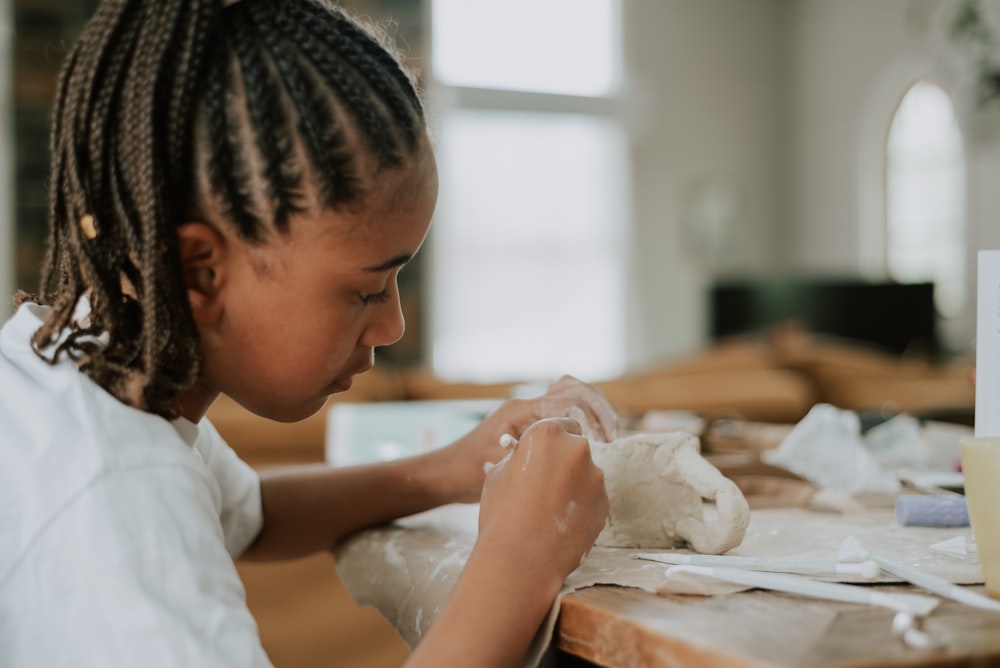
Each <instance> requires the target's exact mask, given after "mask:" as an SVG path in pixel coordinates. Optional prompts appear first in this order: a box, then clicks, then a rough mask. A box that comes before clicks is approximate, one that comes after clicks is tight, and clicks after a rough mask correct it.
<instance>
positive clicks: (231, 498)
mask: <svg viewBox="0 0 1000 668" xmlns="http://www.w3.org/2000/svg"><path fill="white" fill-rule="evenodd" d="M198 430H199V437H198V440H197V442H196V443H195V448H197V450H198V451H199V453H200V454H201V457H202V460H203V461H204V462H205V465H206V466H207V467H208V469H209V471H211V472H212V475H213V476H214V477H215V480H216V482H217V483H218V486H219V494H220V506H221V507H220V508H219V519H220V521H221V523H222V532H223V534H224V535H225V543H226V549H227V550H229V554H230V555H231V556H232V557H234V558H235V557H238V556H239V555H241V554H243V552H245V551H246V549H247V548H248V547H249V546H250V544H251V543H253V541H254V539H255V538H257V535H258V534H259V533H260V530H261V528H263V526H264V511H263V506H262V504H261V496H260V476H258V475H257V472H256V471H254V470H253V469H252V468H251V467H250V465H249V464H247V463H246V462H244V461H243V460H242V459H240V458H239V455H237V454H236V452H235V451H234V450H233V449H232V448H231V447H230V446H229V444H228V443H226V441H225V439H223V438H222V436H221V435H220V434H219V432H218V431H217V430H216V429H215V425H213V424H212V423H211V422H210V421H209V420H208V419H203V420H202V421H201V422H200V423H199V424H198Z"/></svg>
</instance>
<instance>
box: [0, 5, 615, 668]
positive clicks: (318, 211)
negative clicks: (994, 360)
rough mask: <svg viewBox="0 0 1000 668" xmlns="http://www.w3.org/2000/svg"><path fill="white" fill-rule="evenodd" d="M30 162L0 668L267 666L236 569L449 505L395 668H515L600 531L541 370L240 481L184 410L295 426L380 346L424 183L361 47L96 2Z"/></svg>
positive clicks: (11, 415) (0, 478) (6, 375)
mask: <svg viewBox="0 0 1000 668" xmlns="http://www.w3.org/2000/svg"><path fill="white" fill-rule="evenodd" d="M51 148H52V173H51V212H50V213H51V216H50V218H51V225H52V227H51V235H50V239H49V247H48V257H47V260H46V263H45V266H44V269H43V279H42V284H41V288H40V292H39V294H38V295H37V296H32V295H26V294H23V293H22V294H20V295H19V296H18V298H17V301H19V302H21V304H20V307H19V309H18V311H17V312H16V314H15V315H14V317H13V318H12V319H11V320H10V321H9V322H8V323H7V324H6V325H5V326H4V327H3V329H2V330H0V387H2V388H3V389H2V391H3V400H2V402H0V457H2V460H3V465H2V466H0V665H3V666H12V667H19V666H25V667H32V668H34V667H35V666H69V665H72V666H101V667H102V668H106V667H109V666H137V665H143V666H161V665H162V666H185V667H188V666H214V667H217V666H263V665H269V662H268V659H267V656H266V655H265V653H264V651H263V649H262V648H261V645H260V641H259V638H258V635H257V630H256V626H255V624H254V621H253V619H252V617H251V616H250V613H249V611H248V610H247V607H246V604H245V601H244V595H243V589H242V586H241V583H240V580H239V577H238V575H237V573H236V570H235V568H234V565H233V561H232V559H233V557H241V558H247V559H278V558H289V557H297V556H300V555H305V554H308V553H310V552H315V551H321V550H329V549H331V548H334V547H335V546H336V545H337V543H338V541H340V540H341V539H342V538H344V537H345V536H347V535H349V534H351V533H353V532H356V531H359V530H361V529H363V528H365V527H369V526H372V525H375V524H378V523H382V522H386V521H388V520H391V519H392V518H396V517H400V516H404V515H408V514H412V513H415V512H419V511H422V510H425V509H428V508H431V507H434V506H437V505H440V504H444V503H451V502H480V503H481V511H480V532H479V538H478V542H477V544H476V547H475V549H474V551H473V553H472V555H471V556H470V558H469V561H468V564H467V566H466V568H465V571H464V572H463V575H462V576H461V578H460V580H459V582H458V583H457V585H456V587H455V589H454V591H453V593H452V595H451V598H450V600H449V603H448V605H447V606H446V607H445V609H444V610H442V611H441V613H440V615H439V617H438V619H437V621H436V622H435V624H434V626H433V627H432V629H431V630H430V631H429V633H428V634H427V636H426V637H425V638H424V639H423V641H422V643H421V644H420V645H419V646H418V647H417V648H416V649H415V651H414V652H413V653H412V655H411V657H410V664H411V665H414V666H418V665H425V666H437V667H439V666H458V665H475V666H510V665H515V664H517V663H518V661H519V660H520V659H521V657H522V656H523V654H524V652H525V650H526V648H527V647H528V644H529V642H530V639H531V637H532V635H533V633H534V631H535V629H536V628H537V626H538V624H539V623H540V621H541V620H542V619H543V617H544V615H545V613H546V611H547V609H548V608H549V606H550V605H551V603H552V601H553V599H554V597H555V595H556V593H557V591H558V590H559V588H560V585H561V583H562V580H563V578H564V577H565V576H566V575H567V574H568V573H569V572H570V571H571V570H573V569H574V568H575V567H576V566H577V565H578V564H579V562H580V559H581V557H582V555H583V554H584V553H585V552H586V550H587V549H588V548H589V547H590V546H591V544H592V543H593V540H594V538H595V537H596V535H597V533H598V531H599V530H600V528H601V527H602V525H603V522H604V518H605V515H606V510H607V498H606V495H605V492H604V486H603V478H602V476H601V473H600V471H599V470H598V469H596V468H595V467H594V465H593V463H592V461H591V459H590V454H589V449H588V443H587V441H586V439H585V438H583V437H582V436H581V435H580V434H581V430H583V431H584V432H585V433H588V434H592V435H594V436H596V437H599V438H602V439H605V440H607V439H610V438H613V437H614V424H615V416H614V413H613V411H612V410H611V409H610V407H609V406H608V405H607V403H606V402H605V401H604V399H603V398H602V397H601V396H600V394H599V393H597V391H596V390H594V389H593V388H592V387H590V386H588V385H585V384H582V383H580V382H578V381H575V380H574V379H571V378H564V379H562V380H560V381H559V382H557V383H556V384H555V385H553V386H552V388H551V389H550V391H549V392H548V393H547V394H546V395H544V396H542V397H540V398H538V399H534V400H520V401H513V400H512V401H508V402H506V403H505V404H504V405H503V406H502V407H501V408H499V409H498V410H497V411H496V412H495V413H493V414H492V415H490V416H489V417H487V418H486V419H485V420H484V421H483V422H482V423H481V424H480V425H479V426H478V427H477V428H476V429H475V430H473V431H472V432H471V433H469V434H468V435H467V436H466V437H464V438H462V439H461V440H459V441H457V442H456V443H453V444H451V445H450V446H447V447H445V448H442V449H440V450H438V451H435V452H432V453H429V454H427V455H425V456H421V457H416V458H412V459H407V460H401V461H396V462H391V463H387V464H380V465H374V466H370V467H358V468H344V469H332V468H328V467H322V466H318V467H315V468H307V469H301V468H300V469H296V470H291V471H283V472H275V473H273V474H268V475H266V476H262V477H261V478H258V476H257V475H256V474H255V473H254V472H253V471H252V470H251V469H249V468H248V467H247V466H246V465H245V464H243V463H242V462H241V461H240V460H239V459H238V458H237V457H236V456H235V455H234V453H233V451H232V450H231V449H229V447H228V446H227V445H226V444H225V443H224V442H223V441H222V440H221V438H220V437H219V435H218V434H217V433H216V431H215V430H214V429H213V427H212V425H211V424H210V423H209V422H208V421H207V420H205V419H203V418H204V415H205V412H206V410H207V409H208V407H209V406H210V405H211V403H212V401H213V400H214V399H215V398H216V397H217V396H218V395H219V394H220V393H225V394H228V395H229V396H231V397H233V398H234V399H235V400H236V401H238V402H239V403H241V404H242V405H243V406H245V407H246V408H248V409H249V410H251V411H253V412H254V413H257V414H259V415H263V416H266V417H269V418H273V419H276V420H283V421H291V420H298V419H301V418H304V417H306V416H308V415H310V414H313V413H315V412H316V411H318V410H320V409H321V408H322V406H323V405H324V402H325V401H326V399H327V397H328V396H329V395H330V394H332V393H335V392H341V391H344V390H346V389H348V388H349V387H350V386H351V382H352V379H353V377H354V376H355V375H357V374H359V373H363V372H364V371H366V370H367V369H369V368H371V366H372V364H373V350H374V348H375V347H377V346H384V345H388V344H390V343H392V342H394V341H396V340H397V339H399V337H400V336H401V335H402V332H403V320H402V316H401V314H400V307H399V301H398V294H397V291H396V277H397V274H398V273H399V271H400V270H401V268H402V267H403V265H405V264H406V262H407V260H409V259H410V258H411V257H413V255H414V254H415V253H416V252H417V250H418V249H419V248H420V246H421V244H422V243H423V240H424V237H425V235H426V234H427V229H428V225H429V223H430V219H431V215H432V211H433V208H434V202H435V198H436V171H435V163H434V157H433V155H432V151H431V147H430V145H429V142H428V138H427V130H426V122H425V119H424V113H423V110H422V107H421V101H420V98H419V97H418V94H417V92H416V91H415V89H414V86H413V84H412V82H411V80H410V79H409V78H408V77H407V75H406V74H405V73H404V71H403V70H402V69H401V68H400V66H399V64H398V63H397V61H396V60H395V59H394V58H393V57H392V56H390V55H389V53H388V52H387V51H386V49H385V48H383V46H381V45H380V43H379V41H378V40H376V39H375V38H373V37H372V36H371V35H369V34H368V33H367V32H366V31H364V30H362V29H360V28H359V27H358V25H356V24H355V23H353V22H352V21H350V20H349V19H347V18H345V16H344V15H343V14H341V13H339V12H338V11H337V10H334V9H332V8H330V7H327V6H324V5H321V4H319V3H318V2H317V1H316V0H242V1H239V2H236V3H232V4H229V5H228V6H225V7H224V6H223V0H155V1H154V0H105V2H103V4H101V5H100V7H99V8H98V10H97V12H96V14H95V16H94V17H93V19H92V20H91V21H90V23H89V24H88V26H87V27H86V29H85V31H84V33H83V35H82V37H81V38H80V40H79V42H78V43H77V44H76V46H75V47H74V49H73V50H72V52H71V53H70V54H69V57H68V59H67V62H66V64H65V67H64V71H63V73H62V76H61V79H60V83H59V91H58V96H57V99H56V102H55V108H54V129H53V135H52V147H51ZM474 278H475V277H462V280H474ZM506 316H507V317H510V316H511V314H506ZM584 327H585V325H584V324H581V330H583V329H584ZM568 417H572V418H575V419H567V418H568ZM504 433H510V434H512V435H513V436H515V437H516V438H519V439H520V442H519V444H518V445H517V447H516V448H515V449H514V450H513V452H512V453H511V454H510V455H509V456H510V457H511V460H510V462H511V463H510V465H506V466H495V467H493V468H492V469H491V470H490V473H489V474H488V475H484V473H483V471H484V463H485V462H497V461H499V460H501V459H502V458H503V457H504V456H505V454H506V451H505V450H504V449H503V448H501V447H500V446H499V444H498V442H499V439H500V437H501V436H502V435H503V434H504ZM484 482H485V483H486V484H485V485H484ZM573 504H575V505H573ZM567 507H570V508H575V509H576V510H575V512H571V513H569V514H567V512H566V508H567ZM556 518H559V519H560V520H561V521H565V522H566V524H565V525H563V526H562V527H560V528H557V522H556V521H555V520H556Z"/></svg>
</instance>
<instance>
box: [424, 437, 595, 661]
mask: <svg viewBox="0 0 1000 668" xmlns="http://www.w3.org/2000/svg"><path fill="white" fill-rule="evenodd" d="M580 431H581V430H580V425H579V424H578V423H576V422H575V421H574V420H571V419H568V418H551V419H547V420H541V421H535V422H534V423H532V424H531V425H530V426H528V427H525V428H524V430H523V432H522V433H520V436H521V440H520V442H519V443H517V444H516V446H514V447H513V449H511V450H508V451H507V453H508V454H507V456H506V457H505V458H504V459H503V460H502V461H501V462H500V463H499V464H497V465H495V466H494V467H493V468H492V469H490V472H489V474H488V475H487V476H486V484H485V485H484V487H483V491H482V504H481V506H480V510H479V537H478V538H477V539H476V546H475V547H474V548H473V550H472V553H471V554H470V555H469V560H468V561H467V562H466V564H465V568H464V569H463V571H462V575H461V576H460V577H459V579H458V582H457V583H456V585H455V587H454V588H453V589H452V591H451V594H450V596H449V598H448V603H447V604H446V605H445V606H444V609H443V610H442V611H441V614H440V615H439V616H438V618H437V619H436V620H435V622H434V625H433V626H431V629H430V631H429V632H428V633H427V635H426V636H425V637H424V639H423V641H421V643H420V644H419V645H417V647H416V648H415V650H414V652H413V653H412V654H411V655H410V658H409V660H408V661H407V666H414V667H416V666H420V667H423V666H454V665H472V664H474V665H476V666H514V665H520V663H521V661H522V659H523V658H524V655H525V652H527V650H528V645H529V643H530V641H531V638H532V636H533V635H534V634H535V633H536V631H537V629H538V627H539V624H541V622H542V620H543V619H544V618H545V615H546V613H547V611H548V610H549V609H550V608H551V606H552V602H553V601H554V600H555V598H556V595H558V593H559V590H560V589H561V588H562V584H563V581H564V580H565V579H566V576H567V575H569V573H570V572H572V571H573V570H574V569H575V568H576V567H577V566H579V565H580V562H581V561H582V560H583V556H584V555H585V554H586V553H587V551H588V550H589V549H590V548H591V546H592V545H593V544H594V541H595V540H596V538H597V534H598V533H600V531H601V528H602V527H603V526H604V522H605V519H606V518H607V514H608V496H607V493H606V492H605V490H604V474H603V473H602V472H601V470H600V469H599V468H597V466H595V465H594V462H593V460H592V459H591V458H590V443H589V442H588V441H587V439H585V438H583V437H582V436H580V435H579V434H580Z"/></svg>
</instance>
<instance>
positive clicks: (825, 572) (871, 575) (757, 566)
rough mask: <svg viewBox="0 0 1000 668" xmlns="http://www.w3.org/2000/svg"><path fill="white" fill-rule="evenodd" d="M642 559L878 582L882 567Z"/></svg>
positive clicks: (700, 557)
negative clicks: (853, 578)
mask: <svg viewBox="0 0 1000 668" xmlns="http://www.w3.org/2000/svg"><path fill="white" fill-rule="evenodd" d="M633 556H635V557H638V558H639V559H647V560H649V561H658V562H660V563H664V564H689V565H692V566H723V567H731V568H745V569H747V570H751V571H768V572H771V573H795V574H798V575H814V576H817V577H844V576H846V577H859V578H863V579H865V580H874V579H875V578H876V577H878V574H879V567H878V564H876V563H875V562H874V561H872V560H871V559H867V560H863V561H860V562H853V561H852V562H848V563H845V562H833V561H807V560H803V559H781V558H775V557H741V556H735V555H714V554H678V553H676V552H657V553H649V552H647V553H643V554H635V555H633Z"/></svg>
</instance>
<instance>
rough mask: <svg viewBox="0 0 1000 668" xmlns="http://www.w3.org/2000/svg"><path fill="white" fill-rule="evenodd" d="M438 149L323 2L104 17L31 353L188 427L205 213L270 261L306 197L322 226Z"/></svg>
mask: <svg viewBox="0 0 1000 668" xmlns="http://www.w3.org/2000/svg"><path fill="white" fill-rule="evenodd" d="M425 132H426V122H425V119H424V112H423V108H422V103H421V100H420V98H419V95H418V93H417V90H416V86H415V85H414V83H413V81H412V80H411V78H410V77H409V75H408V74H407V73H406V72H405V71H404V69H403V68H402V67H401V65H400V63H399V61H398V59H397V58H396V57H394V56H393V55H392V53H391V52H390V51H389V50H388V49H387V48H386V47H385V45H384V44H383V43H382V42H381V40H380V38H379V37H378V36H376V35H375V34H374V33H371V32H369V31H367V30H366V29H364V28H362V27H361V26H360V24H358V23H356V22H355V21H354V20H353V19H351V18H349V17H347V16H346V15H345V14H344V13H343V12H341V11H340V10H339V9H335V8H333V7H331V6H329V5H326V4H321V3H320V2H318V0H242V1H241V2H238V3H235V4H233V5H231V6H229V7H226V8H223V6H222V1H221V0H157V1H156V2H149V1H148V0H104V2H102V3H101V5H100V6H99V7H98V9H97V11H96V13H95V15H94V16H93V18H92V19H91V20H90V22H89V23H88V24H87V26H86V27H85V29H84V31H83V34H82V35H81V37H80V38H79V40H78V41H77V43H76V44H75V46H74V47H73V49H72V50H71V52H70V53H69V55H68V57H67V60H66V62H65V64H64V67H63V70H62V72H61V75H60V79H59V85H58V92H57V96H56V100H55V104H54V106H53V128H52V135H51V144H50V148H51V156H52V163H51V174H50V197H49V199H50V211H49V219H50V230H49V240H48V247H47V252H46V259H45V263H44V265H43V268H42V279H41V285H40V291H39V294H38V295H37V297H36V296H34V295H28V294H27V293H19V294H18V296H17V297H16V298H15V301H17V302H18V303H19V302H22V301H27V300H32V301H37V302H39V303H44V304H49V305H51V307H52V312H51V314H50V316H49V318H48V319H47V320H46V322H45V323H44V324H43V325H42V327H41V328H40V329H39V330H38V331H37V332H36V333H35V335H34V337H33V338H32V345H33V346H34V348H35V350H36V352H37V353H38V354H39V355H41V356H42V357H43V358H44V359H46V360H47V361H49V362H50V363H56V362H57V361H58V360H59V359H60V357H61V356H62V355H66V356H67V357H69V358H70V359H72V360H75V361H76V363H77V364H78V365H79V367H80V369H81V370H83V371H84V372H85V373H87V374H88V375H89V376H90V377H91V378H92V379H93V380H94V381H95V382H97V383H98V384H100V385H101V386H102V387H104V388H105V389H107V390H108V391H109V392H111V393H112V394H113V395H115V396H116V397H118V398H119V399H120V400H121V401H123V402H125V403H127V404H129V405H132V406H135V407H137V408H140V409H143V410H147V411H150V412H153V413H157V414H159V415H163V416H164V417H168V418H173V417H176V416H177V415H179V408H178V406H177V401H176V396H177V393H178V392H180V391H181V390H183V389H185V388H187V387H190V386H191V385H192V384H193V383H194V382H195V381H196V380H197V378H198V377H199V375H200V373H201V368H202V364H203V358H202V353H201V349H200V345H199V340H198V331H197V327H196V326H195V323H194V320H193V318H192V316H191V311H190V306H189V304H188V301H187V292H186V290H185V287H184V283H183V279H182V274H181V267H180V259H179V255H178V249H177V234H176V230H177V227H178V225H179V224H181V223H182V222H184V220H185V219H186V216H187V215H189V213H190V212H191V211H192V210H198V209H199V208H200V207H201V206H203V205H204V202H201V201H199V199H204V198H210V199H211V201H212V203H213V204H215V205H216V206H218V208H219V210H220V211H221V212H222V213H223V216H224V218H225V219H226V220H227V222H228V223H229V224H231V225H233V226H234V228H235V229H236V230H237V232H238V234H239V235H240V236H241V237H242V238H244V239H245V240H247V241H250V242H254V243H261V242H263V240H264V239H265V238H266V235H267V234H268V233H269V232H271V231H272V230H273V231H276V232H278V233H284V232H287V230H288V226H289V220H290V218H291V217H292V216H293V215H294V214H295V213H297V212H299V211H301V210H302V208H303V206H304V193H305V192H306V190H305V189H306V187H308V188H310V189H312V190H313V191H314V192H315V193H316V194H317V196H318V200H319V205H320V206H321V207H323V208H327V209H337V208H340V207H351V206H355V205H358V204H359V203H360V202H362V201H363V199H364V196H365V192H366V188H367V180H368V179H369V178H370V177H371V176H372V175H373V174H377V173H378V172H379V171H381V170H385V169H392V168H396V167H400V166H402V165H404V164H407V163H408V161H409V160H411V159H412V158H413V157H414V156H416V155H417V154H418V153H419V152H420V151H421V150H423V148H422V147H423V141H424V133H425ZM206 189H207V192H204V191H205V190H206ZM84 221H86V222H85V223H84ZM83 300H86V301H87V302H88V303H89V313H88V314H87V315H86V317H80V316H79V310H78V307H79V305H80V304H81V303H82V302H83Z"/></svg>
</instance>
